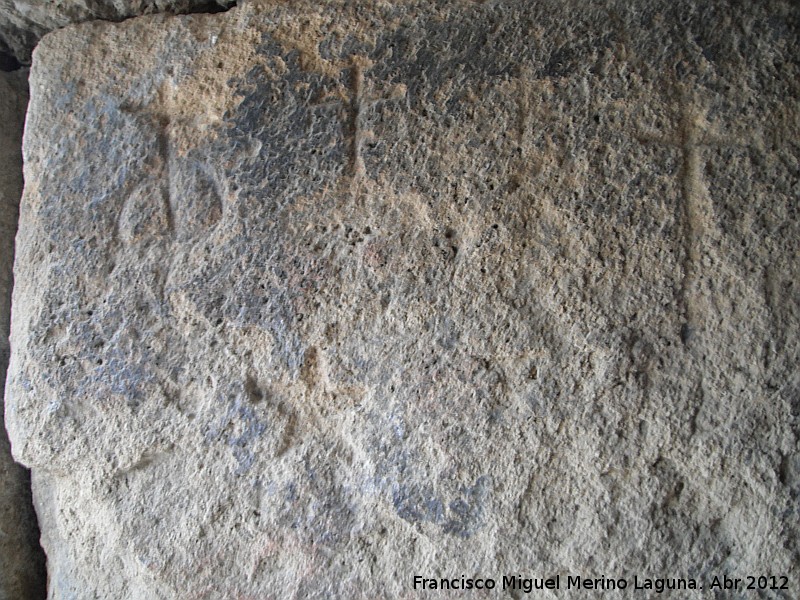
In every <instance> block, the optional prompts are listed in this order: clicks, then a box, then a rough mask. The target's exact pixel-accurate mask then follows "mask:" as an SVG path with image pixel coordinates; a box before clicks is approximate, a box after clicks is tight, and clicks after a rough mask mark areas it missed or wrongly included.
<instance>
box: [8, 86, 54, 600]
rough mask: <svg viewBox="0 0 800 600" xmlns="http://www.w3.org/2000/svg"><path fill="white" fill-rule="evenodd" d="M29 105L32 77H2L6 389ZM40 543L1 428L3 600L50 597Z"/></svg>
mask: <svg viewBox="0 0 800 600" xmlns="http://www.w3.org/2000/svg"><path fill="white" fill-rule="evenodd" d="M27 103H28V82H27V73H25V72H23V71H20V72H17V73H0V124H1V125H0V390H2V389H3V388H4V387H5V381H6V368H7V367H8V358H9V343H8V334H9V322H10V319H11V283H12V275H11V270H12V265H13V262H14V234H15V232H16V229H17V214H18V208H19V199H20V196H21V195H22V150H21V149H22V126H23V123H24V121H25V107H26V106H27ZM3 413H4V406H3V403H2V402H1V401H0V414H3ZM38 538H39V536H38V526H37V524H36V516H35V514H34V512H33V504H32V503H31V484H30V474H29V473H28V472H27V471H25V469H23V468H22V467H21V466H20V465H18V464H16V463H15V462H14V460H13V459H12V457H11V448H10V446H9V442H8V437H7V436H6V430H5V427H0V600H32V599H34V598H43V597H44V595H45V589H44V585H45V571H44V555H43V554H42V550H41V547H40V546H39V539H38Z"/></svg>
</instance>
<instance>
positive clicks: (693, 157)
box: [638, 99, 736, 345]
mask: <svg viewBox="0 0 800 600" xmlns="http://www.w3.org/2000/svg"><path fill="white" fill-rule="evenodd" d="M681 104H682V106H681V113H680V120H679V122H678V127H677V129H676V130H675V131H674V132H673V133H672V134H671V135H668V136H664V135H658V134H653V133H649V132H648V133H644V134H640V135H639V136H638V139H639V141H640V142H642V143H645V144H658V145H663V146H669V147H671V148H676V149H678V150H679V151H680V153H681V167H680V171H679V177H680V180H681V196H682V198H681V205H682V208H683V211H682V212H683V214H682V222H683V223H682V224H683V234H682V235H683V250H684V252H683V279H682V281H681V287H680V290H679V309H680V311H681V313H682V315H683V319H684V322H683V324H682V325H681V330H680V337H681V341H682V342H683V343H684V345H688V344H689V342H690V341H691V338H692V336H693V333H694V328H695V323H696V321H697V318H698V315H697V314H696V312H697V311H696V309H695V307H694V305H693V301H692V298H693V294H694V293H695V287H696V285H697V279H698V275H699V269H700V260H701V256H700V241H701V240H702V238H703V236H704V235H705V228H706V224H707V223H710V222H711V221H712V219H713V215H714V211H713V206H712V203H711V198H710V197H709V195H708V191H707V190H706V188H705V184H704V182H703V177H702V173H703V159H702V150H703V149H704V148H712V147H717V148H718V147H724V146H732V145H735V144H736V142H735V141H733V140H731V139H728V138H723V137H717V136H713V135H711V134H709V132H708V128H709V125H708V122H707V121H706V117H705V111H702V110H699V109H698V107H697V106H696V104H694V103H690V102H687V101H685V100H683V99H682V101H681Z"/></svg>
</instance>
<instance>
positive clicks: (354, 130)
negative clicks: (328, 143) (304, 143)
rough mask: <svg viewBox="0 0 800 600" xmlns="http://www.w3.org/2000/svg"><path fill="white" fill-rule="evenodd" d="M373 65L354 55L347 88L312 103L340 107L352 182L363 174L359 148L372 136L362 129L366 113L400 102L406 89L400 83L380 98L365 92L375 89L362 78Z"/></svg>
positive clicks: (339, 88)
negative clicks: (347, 146)
mask: <svg viewBox="0 0 800 600" xmlns="http://www.w3.org/2000/svg"><path fill="white" fill-rule="evenodd" d="M372 66H373V63H372V61H370V60H369V59H368V58H367V57H365V56H353V57H352V58H351V66H350V68H349V82H348V85H347V86H346V87H345V86H339V87H338V88H337V89H336V90H335V91H334V92H332V93H329V94H327V95H326V97H324V98H322V99H321V101H320V102H317V103H315V104H314V106H316V107H322V108H325V107H330V106H339V107H341V108H343V110H344V112H345V114H346V116H345V117H343V118H342V121H343V124H344V127H343V129H344V132H345V135H346V136H347V137H349V142H350V143H349V149H348V155H349V162H348V165H347V175H348V176H349V177H350V180H351V181H358V180H359V179H361V178H363V177H364V176H365V175H366V169H365V167H364V158H363V156H362V148H363V145H364V142H365V140H368V139H370V137H371V136H372V135H373V134H372V132H371V131H369V130H368V129H366V128H365V126H364V120H365V114H366V113H367V112H368V111H369V110H370V109H371V108H373V107H375V106H378V105H380V104H382V103H385V102H389V101H397V100H401V99H403V98H404V97H405V96H406V88H405V86H404V85H402V84H397V85H394V86H392V87H391V88H390V89H389V90H387V92H386V93H385V94H383V95H375V94H374V93H370V92H369V91H366V90H365V88H372V87H374V86H372V85H370V84H368V83H367V81H366V80H365V78H364V74H365V72H367V71H369V70H370V69H371V68H372Z"/></svg>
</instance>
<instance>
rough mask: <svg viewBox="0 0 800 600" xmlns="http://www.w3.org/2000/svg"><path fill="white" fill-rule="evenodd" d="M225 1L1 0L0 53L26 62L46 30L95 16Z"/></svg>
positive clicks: (115, 17) (208, 7) (209, 7)
mask: <svg viewBox="0 0 800 600" xmlns="http://www.w3.org/2000/svg"><path fill="white" fill-rule="evenodd" d="M231 4H232V2H229V1H227V0H59V1H58V2H52V1H50V0H0V52H7V53H10V54H12V55H13V56H14V57H15V58H17V59H18V60H20V61H22V62H23V63H28V62H29V61H30V58H31V52H32V50H33V48H34V46H35V45H36V44H37V42H38V41H39V40H40V39H41V37H42V36H43V35H45V34H46V33H48V32H50V31H53V30H54V29H58V28H60V27H65V26H66V25H69V24H72V23H83V22H84V21H92V20H95V19H103V20H107V21H121V20H123V19H127V18H130V17H135V16H140V15H146V14H153V13H157V12H170V13H190V12H214V11H216V12H219V11H221V10H224V9H225V8H226V7H228V6H230V5H231Z"/></svg>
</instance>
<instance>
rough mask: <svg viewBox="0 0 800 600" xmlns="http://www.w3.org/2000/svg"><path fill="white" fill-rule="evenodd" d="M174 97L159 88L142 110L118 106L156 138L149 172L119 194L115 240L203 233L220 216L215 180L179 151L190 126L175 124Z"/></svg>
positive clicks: (177, 121) (204, 167) (178, 121)
mask: <svg viewBox="0 0 800 600" xmlns="http://www.w3.org/2000/svg"><path fill="white" fill-rule="evenodd" d="M173 96H174V92H173V91H172V88H171V86H167V85H165V86H163V87H162V89H161V90H160V91H159V93H158V95H157V97H156V99H155V100H154V101H153V102H151V103H150V104H148V105H146V106H131V105H123V106H122V107H121V111H122V112H123V113H125V114H127V115H130V116H131V117H132V118H133V119H134V120H136V121H137V122H138V123H139V124H140V126H141V127H142V128H144V129H145V130H147V131H151V132H153V135H154V136H155V144H154V146H155V148H154V150H155V153H154V157H152V158H151V157H147V161H146V163H145V164H146V165H147V166H148V167H149V169H148V171H147V172H145V173H142V174H141V176H140V177H138V178H134V181H133V185H129V186H127V188H126V189H124V190H123V192H122V194H123V196H124V198H123V206H122V209H121V210H120V213H119V216H118V219H117V223H116V231H115V238H116V239H121V240H122V241H123V242H125V243H128V244H130V243H133V242H135V241H136V240H138V239H141V238H142V237H144V236H149V235H160V234H166V235H167V236H169V237H170V238H172V239H174V238H180V237H182V236H183V235H184V234H189V233H191V232H193V231H194V230H195V229H197V228H198V226H199V228H200V229H203V228H208V227H211V226H213V225H214V224H216V223H217V222H218V221H219V220H220V219H221V217H222V212H223V208H222V196H223V195H224V194H223V192H224V190H223V189H221V188H222V187H224V186H221V184H220V182H219V176H218V175H217V173H216V172H214V170H213V169H212V168H210V167H209V166H208V165H206V164H202V163H201V161H198V160H187V159H186V156H185V155H186V152H181V151H180V141H181V139H182V135H183V134H185V133H186V131H187V130H189V129H190V128H191V127H192V126H193V123H192V122H190V121H187V120H186V119H180V118H178V119H176V118H175V117H174V115H175V114H177V111H176V108H175V106H176V102H175V99H174V97H173Z"/></svg>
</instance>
